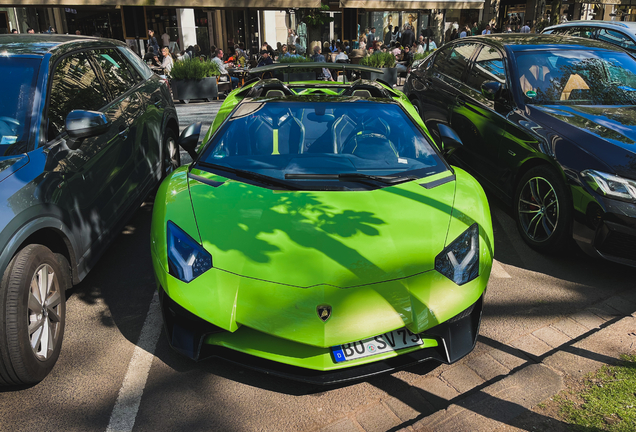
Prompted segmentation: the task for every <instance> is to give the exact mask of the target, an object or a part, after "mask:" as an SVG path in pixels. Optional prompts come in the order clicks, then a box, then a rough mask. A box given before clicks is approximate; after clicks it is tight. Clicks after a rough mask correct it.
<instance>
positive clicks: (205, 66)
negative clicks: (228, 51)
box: [170, 58, 221, 80]
mask: <svg viewBox="0 0 636 432" xmlns="http://www.w3.org/2000/svg"><path fill="white" fill-rule="evenodd" d="M219 75H221V73H220V71H219V67H218V66H217V65H216V63H214V62H211V61H201V60H199V59H198V58H196V59H190V58H188V59H185V60H179V61H176V62H175V63H174V65H173V66H172V70H171V71H170V76H171V77H172V79H175V80H201V79H203V78H209V77H213V76H219Z"/></svg>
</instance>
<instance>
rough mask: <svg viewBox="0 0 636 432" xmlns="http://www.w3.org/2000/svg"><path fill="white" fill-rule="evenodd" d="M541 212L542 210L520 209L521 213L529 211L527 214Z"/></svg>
mask: <svg viewBox="0 0 636 432" xmlns="http://www.w3.org/2000/svg"><path fill="white" fill-rule="evenodd" d="M539 212H540V210H519V213H527V214H536V213H539Z"/></svg>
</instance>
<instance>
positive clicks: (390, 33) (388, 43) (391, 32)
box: [384, 15, 393, 46]
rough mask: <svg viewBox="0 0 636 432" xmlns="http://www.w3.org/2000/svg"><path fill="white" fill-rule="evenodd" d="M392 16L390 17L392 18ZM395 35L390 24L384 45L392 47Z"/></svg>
mask: <svg viewBox="0 0 636 432" xmlns="http://www.w3.org/2000/svg"><path fill="white" fill-rule="evenodd" d="M390 16H391V15H389V17H390ZM392 35H393V26H392V25H391V24H389V26H388V27H387V32H386V34H385V35H384V45H386V46H389V45H391V36H392Z"/></svg>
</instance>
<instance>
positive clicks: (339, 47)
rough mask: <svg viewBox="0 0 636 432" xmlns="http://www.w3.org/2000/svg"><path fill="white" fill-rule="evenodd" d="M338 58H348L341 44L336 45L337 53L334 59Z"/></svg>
mask: <svg viewBox="0 0 636 432" xmlns="http://www.w3.org/2000/svg"><path fill="white" fill-rule="evenodd" d="M338 60H349V56H348V55H347V54H346V53H345V52H343V51H342V46H341V45H338V54H337V55H336V61H338Z"/></svg>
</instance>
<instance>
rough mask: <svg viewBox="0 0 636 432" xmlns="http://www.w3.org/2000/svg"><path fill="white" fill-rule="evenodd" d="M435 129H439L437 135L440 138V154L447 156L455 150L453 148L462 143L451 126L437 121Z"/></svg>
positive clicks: (455, 148)
mask: <svg viewBox="0 0 636 432" xmlns="http://www.w3.org/2000/svg"><path fill="white" fill-rule="evenodd" d="M437 129H438V130H439V135H440V137H441V138H442V154H443V155H444V157H449V156H450V155H451V154H453V153H454V152H455V150H457V149H458V148H460V147H462V146H463V145H464V144H463V143H462V140H461V139H460V138H459V136H458V135H457V133H456V132H455V131H454V130H453V129H452V128H450V127H448V126H446V125H444V124H441V123H438V124H437Z"/></svg>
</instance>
